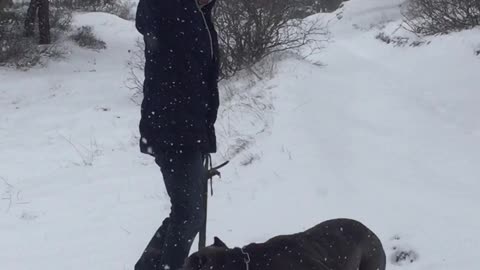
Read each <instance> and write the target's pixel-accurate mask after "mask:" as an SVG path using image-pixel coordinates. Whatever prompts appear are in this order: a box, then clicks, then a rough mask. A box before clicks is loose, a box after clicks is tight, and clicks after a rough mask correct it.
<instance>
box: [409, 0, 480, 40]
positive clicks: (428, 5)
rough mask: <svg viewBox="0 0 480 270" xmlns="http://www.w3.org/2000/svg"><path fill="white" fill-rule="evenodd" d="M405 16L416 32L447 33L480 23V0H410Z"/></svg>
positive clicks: (427, 33)
mask: <svg viewBox="0 0 480 270" xmlns="http://www.w3.org/2000/svg"><path fill="white" fill-rule="evenodd" d="M404 16H405V23H406V25H407V29H409V30H411V31H413V32H415V33H418V34H424V35H435V34H446V33H448V32H451V31H459V30H463V29H468V28H472V27H475V26H478V25H480V0H410V2H409V4H408V7H407V11H406V12H405V15H404Z"/></svg>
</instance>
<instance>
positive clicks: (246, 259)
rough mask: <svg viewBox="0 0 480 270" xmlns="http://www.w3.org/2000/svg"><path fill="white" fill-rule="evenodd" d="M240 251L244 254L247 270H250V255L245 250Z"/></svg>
mask: <svg viewBox="0 0 480 270" xmlns="http://www.w3.org/2000/svg"><path fill="white" fill-rule="evenodd" d="M240 251H241V252H242V255H243V262H244V263H245V269H246V270H250V261H251V260H250V254H248V252H246V251H245V248H244V247H243V248H240Z"/></svg>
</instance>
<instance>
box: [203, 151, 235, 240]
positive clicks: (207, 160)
mask: <svg viewBox="0 0 480 270" xmlns="http://www.w3.org/2000/svg"><path fill="white" fill-rule="evenodd" d="M228 163H229V161H225V162H224V163H222V164H220V165H218V166H216V167H213V162H212V156H211V155H210V154H206V155H204V156H203V166H204V167H205V170H206V171H207V175H206V179H205V180H206V182H205V185H204V186H203V190H202V194H203V205H205V215H204V216H205V220H204V222H203V225H202V228H201V230H200V235H199V238H198V249H199V250H200V249H202V248H204V247H205V246H206V236H207V213H208V212H207V205H208V181H209V180H210V190H211V196H213V178H214V177H215V176H218V177H220V178H222V175H221V173H220V171H219V169H221V168H223V167H225V166H226V165H227V164H228Z"/></svg>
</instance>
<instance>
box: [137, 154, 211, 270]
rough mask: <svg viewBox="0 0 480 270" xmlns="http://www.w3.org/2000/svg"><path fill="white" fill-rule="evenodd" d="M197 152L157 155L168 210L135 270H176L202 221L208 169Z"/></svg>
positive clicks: (183, 259)
mask: <svg viewBox="0 0 480 270" xmlns="http://www.w3.org/2000/svg"><path fill="white" fill-rule="evenodd" d="M203 157H204V156H203V154H202V153H200V152H189V153H178V152H173V151H172V152H163V153H160V154H158V155H157V156H156V158H155V162H156V163H157V164H158V165H159V166H160V168H161V171H162V174H163V180H164V182H165V187H166V190H167V193H168V195H169V196H170V202H171V210H170V215H169V217H167V218H166V219H165V220H164V221H163V223H162V225H161V226H160V228H159V229H158V230H157V231H156V233H155V235H154V236H153V237H152V239H151V240H150V242H149V244H148V245H147V248H146V249H145V251H144V253H143V254H142V256H141V258H140V259H139V261H138V262H137V264H136V265H135V270H157V269H159V270H164V269H170V270H178V269H180V268H181V267H182V266H183V263H184V261H185V259H186V258H187V257H188V254H189V252H190V248H191V246H192V243H193V240H194V239H195V237H196V235H197V234H198V232H199V231H200V229H201V227H202V225H203V224H204V221H205V218H206V216H205V207H206V206H205V205H204V196H206V194H204V188H205V185H206V184H207V169H206V168H205V166H204V164H203Z"/></svg>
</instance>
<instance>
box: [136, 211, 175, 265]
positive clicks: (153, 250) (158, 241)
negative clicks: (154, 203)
mask: <svg viewBox="0 0 480 270" xmlns="http://www.w3.org/2000/svg"><path fill="white" fill-rule="evenodd" d="M169 224H170V218H166V219H165V220H163V222H162V225H161V226H160V228H158V230H157V231H156V232H155V234H154V235H153V237H152V239H151V240H150V242H149V243H148V245H147V247H146V248H145V250H144V251H143V254H142V256H141V257H140V259H139V260H138V261H137V263H136V264H135V270H153V269H155V268H154V265H156V264H158V261H159V260H160V258H161V256H162V248H163V244H164V239H165V234H166V231H167V229H168V226H169Z"/></svg>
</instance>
